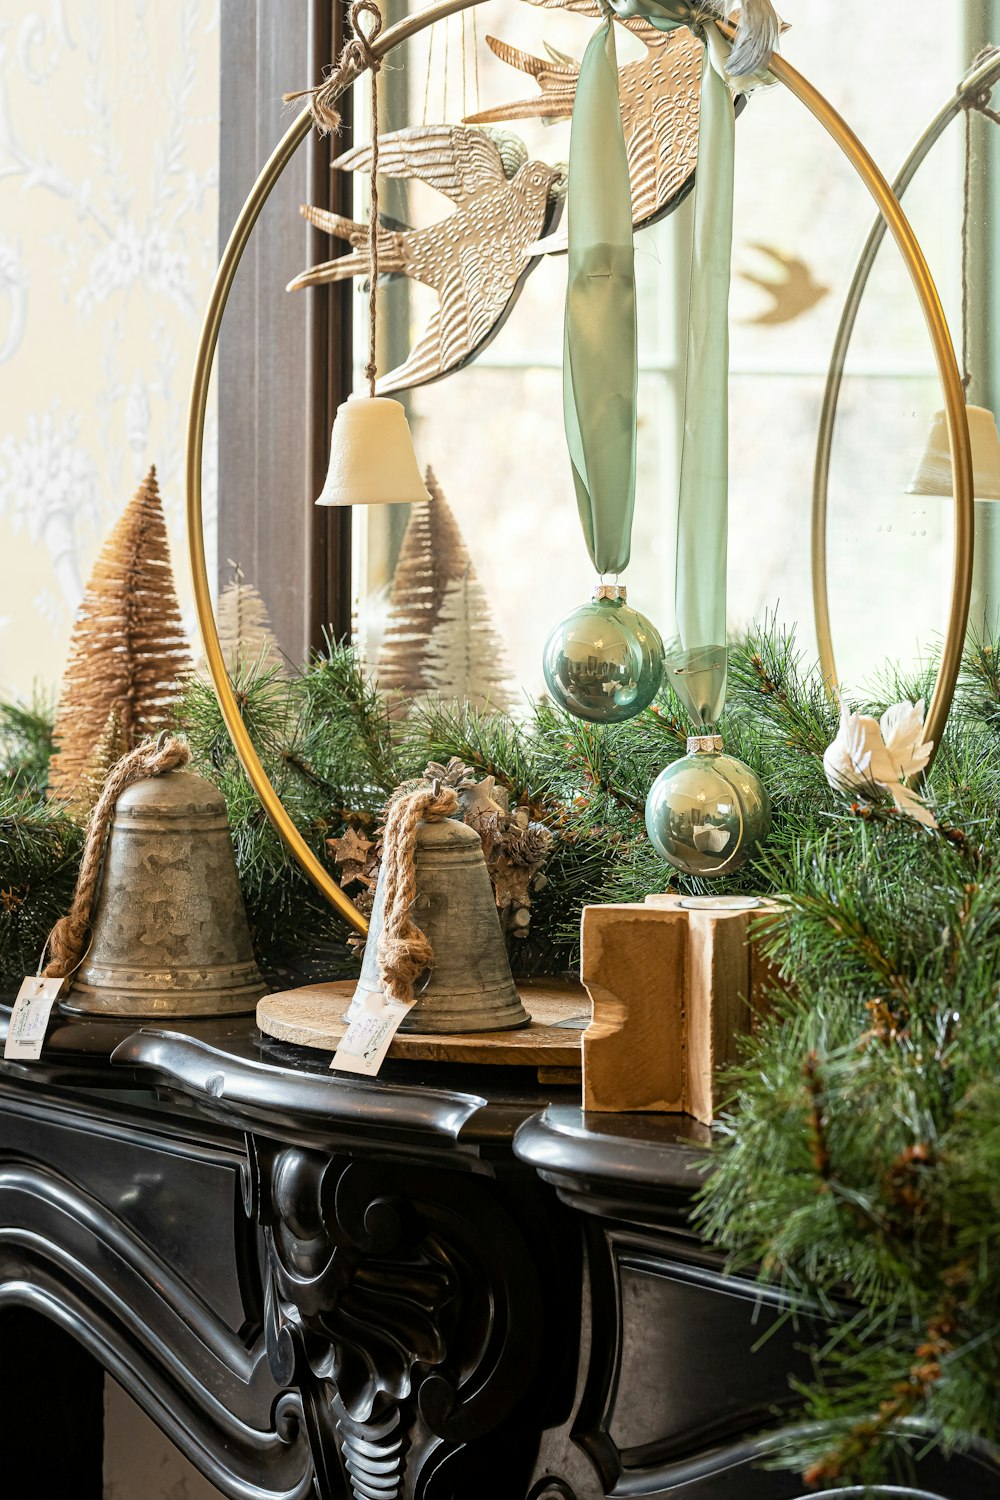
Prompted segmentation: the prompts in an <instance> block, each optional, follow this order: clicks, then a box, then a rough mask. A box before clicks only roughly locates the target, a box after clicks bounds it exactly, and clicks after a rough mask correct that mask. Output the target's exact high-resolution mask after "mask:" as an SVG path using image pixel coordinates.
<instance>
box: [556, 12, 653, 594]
mask: <svg viewBox="0 0 1000 1500" xmlns="http://www.w3.org/2000/svg"><path fill="white" fill-rule="evenodd" d="M568 196H569V202H568V205H567V216H568V220H569V264H568V280H567V289H566V322H565V334H564V340H565V348H564V358H563V415H564V420H565V427H566V442H567V446H568V448H569V454H570V461H571V463H572V466H573V483H574V486H575V488H576V498H577V505H578V507H579V510H580V521H581V524H582V526H583V533H584V537H585V539H586V542H587V548H588V551H589V552H590V559H591V562H592V563H593V564H594V567H595V569H596V570H597V572H598V573H620V572H621V571H622V570H623V569H624V568H625V567H626V566H627V564H628V560H629V549H630V545H631V537H632V512H633V507H634V504H635V431H636V389H637V385H638V337H637V330H636V309H635V266H634V257H633V249H632V198H631V193H630V191H629V175H628V156H627V155H626V151H625V133H624V130H623V129H622V119H621V109H620V106H619V103H618V59H617V54H616V51H615V29H614V21H613V20H612V19H611V18H610V17H609V18H608V19H607V20H606V21H605V22H604V23H603V24H602V26H601V28H600V30H598V31H597V32H596V33H595V35H594V36H593V37H592V38H591V40H590V44H589V46H588V47H587V51H586V53H585V54H584V58H583V62H582V63H581V65H580V77H579V81H578V83H577V89H576V100H575V102H574V107H573V128H572V133H571V136H570V147H569V195H568Z"/></svg>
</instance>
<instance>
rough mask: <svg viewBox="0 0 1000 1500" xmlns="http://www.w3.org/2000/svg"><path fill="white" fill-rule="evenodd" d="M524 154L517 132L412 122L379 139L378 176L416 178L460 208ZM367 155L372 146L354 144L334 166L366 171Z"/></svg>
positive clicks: (503, 176)
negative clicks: (355, 145)
mask: <svg viewBox="0 0 1000 1500" xmlns="http://www.w3.org/2000/svg"><path fill="white" fill-rule="evenodd" d="M526 158H527V152H526V150H525V148H524V145H523V142H521V141H520V140H519V139H518V137H517V136H513V135H510V134H508V133H506V132H500V131H489V130H481V129H477V128H476V127H475V126H471V125H414V126H409V127H408V128H407V129H406V130H394V131H390V132H389V133H388V134H387V135H380V136H379V138H378V170H379V173H380V175H381V176H384V177H401V178H406V179H412V178H418V179H419V180H420V181H421V182H426V183H427V185H428V187H432V188H436V189H437V191H438V192H439V193H444V195H445V197H447V198H450V199H451V200H452V202H453V203H455V204H457V205H458V207H460V208H461V207H463V206H464V205H465V204H466V203H468V202H469V201H470V200H471V199H473V198H476V197H478V196H479V195H480V194H481V193H483V192H485V191H487V190H488V189H489V188H491V187H498V186H501V185H502V184H503V183H504V182H506V181H507V179H508V178H509V177H511V176H513V174H514V172H515V171H516V170H517V168H518V167H519V166H520V165H521V164H522V162H523V161H524V160H526ZM371 159H372V152H371V146H357V147H355V148H354V150H353V151H345V152H344V154H343V156H338V157H337V159H336V161H335V162H334V163H333V165H334V166H335V167H336V168H337V169H338V171H341V172H368V171H370V170H371Z"/></svg>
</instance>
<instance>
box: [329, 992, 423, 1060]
mask: <svg viewBox="0 0 1000 1500" xmlns="http://www.w3.org/2000/svg"><path fill="white" fill-rule="evenodd" d="M414 1003H415V1002H414V1001H413V1000H411V1001H410V1003H409V1005H404V1004H403V1002H402V1001H401V1000H392V999H390V998H389V996H387V995H382V994H373V993H372V992H371V990H367V991H365V994H364V996H363V998H362V1005H361V1010H360V1012H359V1013H358V1015H356V1016H355V1017H354V1019H353V1020H352V1021H351V1023H350V1025H349V1026H348V1028H347V1030H346V1031H345V1032H344V1035H343V1036H342V1037H341V1039H340V1045H339V1046H338V1048H337V1050H336V1052H335V1053H334V1057H333V1062H332V1063H331V1064H330V1067H331V1068H337V1069H339V1070H340V1071H341V1072H344V1073H361V1074H363V1075H364V1077H366V1078H374V1077H375V1075H376V1073H377V1072H378V1070H379V1068H380V1067H381V1066H382V1063H383V1060H384V1058H385V1055H386V1053H387V1052H388V1050H389V1046H390V1044H391V1042H392V1039H393V1037H394V1036H395V1035H396V1032H397V1031H398V1030H399V1028H400V1026H401V1025H402V1024H403V1019H404V1017H405V1016H406V1015H407V1014H408V1013H409V1012H410V1011H411V1010H412V1009H413V1006H414Z"/></svg>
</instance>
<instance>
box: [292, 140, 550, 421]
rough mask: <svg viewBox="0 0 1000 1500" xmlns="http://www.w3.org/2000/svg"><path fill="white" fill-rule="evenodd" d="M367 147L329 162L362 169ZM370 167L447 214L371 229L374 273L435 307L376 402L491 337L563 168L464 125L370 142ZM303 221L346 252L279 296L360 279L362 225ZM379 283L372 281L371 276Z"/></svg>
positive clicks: (525, 269)
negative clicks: (445, 203) (441, 198)
mask: <svg viewBox="0 0 1000 1500" xmlns="http://www.w3.org/2000/svg"><path fill="white" fill-rule="evenodd" d="M370 162H371V148H370V147H369V146H362V147H359V148H357V149H356V150H353V151H348V152H346V153H345V154H344V155H343V156H340V157H338V158H337V160H336V161H335V162H334V166H335V167H337V168H338V169H339V170H340V171H342V172H364V171H367V170H368V169H369V166H370ZM379 170H380V171H381V172H382V173H384V174H385V176H387V177H398V178H404V179H408V180H409V179H414V178H417V179H419V180H420V181H421V182H425V183H427V184H428V185H429V186H430V187H432V188H436V189H437V190H438V192H441V193H444V194H445V195H446V196H447V197H448V198H450V199H451V200H452V202H453V203H454V204H455V205H456V208H455V212H454V213H452V214H449V215H448V216H447V217H446V218H444V219H440V220H438V221H437V222H436V223H434V224H430V225H428V226H427V227H426V228H423V229H412V228H408V227H406V226H398V225H388V224H387V225H385V226H384V227H382V228H381V229H380V231H379V247H378V253H379V270H380V272H381V275H382V276H385V277H387V278H390V277H394V276H408V277H410V278H411V279H412V280H414V281H419V282H421V283H422V284H423V285H424V286H429V287H432V288H433V289H434V290H435V291H436V292H437V294H438V307H437V310H436V312H435V313H434V314H433V316H432V317H431V319H430V322H429V323H428V325H427V327H426V328H425V329H424V330H423V332H422V333H421V335H420V337H419V339H418V340H417V342H416V344H415V345H414V347H413V349H412V350H411V352H410V354H409V357H408V358H407V359H406V360H405V362H404V363H403V364H401V365H399V366H397V368H396V369H394V370H390V371H389V372H388V373H387V374H385V375H383V376H382V378H381V379H380V380H379V382H378V385H377V387H376V389H377V391H378V392H379V393H380V394H382V395H386V394H388V393H389V392H391V391H401V390H406V389H408V388H409V387H411V386H415V385H423V384H425V383H426V382H428V381H432V380H440V379H441V378H442V376H444V375H448V374H450V373H451V372H452V371H453V370H457V369H460V368H461V366H462V365H465V364H467V363H468V362H469V360H471V359H473V358H474V357H475V355H476V354H478V353H479V351H480V350H481V349H482V348H484V347H485V345H486V344H488V343H489V342H490V340H491V339H492V338H493V337H494V336H495V335H496V333H497V332H498V331H499V330H500V328H501V327H502V325H503V323H504V321H505V319H506V318H507V316H508V314H509V313H510V311H511V308H512V307H513V306H514V303H515V302H516V300H517V297H518V294H519V292H520V290H521V287H522V285H523V284H524V280H525V278H526V276H527V275H528V273H529V272H530V271H531V269H532V268H533V266H534V265H535V264H536V261H537V255H536V254H534V253H529V247H530V246H533V245H534V243H535V242H536V241H537V240H538V239H539V238H540V237H541V236H544V235H545V234H547V233H548V232H549V231H550V230H551V229H552V228H553V227H554V226H555V224H556V223H557V221H558V218H559V214H560V212H561V209H562V200H563V196H564V194H565V171H564V169H563V168H561V167H552V166H548V165H547V164H546V163H545V162H540V161H529V160H528V151H527V148H526V147H525V145H524V142H523V141H522V140H520V139H519V137H518V136H516V135H513V134H511V133H510V132H507V131H493V130H484V129H481V128H478V127H476V126H470V125H426V126H421V127H414V128H411V129H408V130H397V131H393V132H392V133H390V134H388V135H381V136H379ZM301 213H302V216H303V218H305V219H307V220H308V221H309V223H310V224H314V225H315V226H316V228H317V229H322V230H325V231H326V232H327V233H328V234H332V235H336V236H337V237H338V238H339V239H343V240H346V241H347V242H348V243H349V244H350V245H351V247H352V248H351V252H350V253H349V254H347V255H342V256H340V257H338V258H337V259H336V260H330V261H326V262H325V263H324V264H323V265H319V266H313V267H312V268H311V269H310V270H308V271H303V272H302V274H301V275H299V276H296V277H295V279H294V281H291V282H289V285H288V290H289V291H298V290H299V289H300V288H301V287H307V286H319V285H321V284H323V283H326V282H332V281H343V280H344V279H345V278H347V277H349V276H363V275H365V274H366V273H367V271H368V255H367V251H366V250H365V248H364V247H365V245H366V243H367V237H368V228H367V226H366V225H364V224H358V223H356V222H355V221H354V220H353V219H348V218H344V217H343V216H342V215H340V214H335V213H329V212H327V211H326V210H325V209H321V208H312V207H310V206H309V205H305V206H304V207H303V208H302V210H301ZM380 279H381V276H380Z"/></svg>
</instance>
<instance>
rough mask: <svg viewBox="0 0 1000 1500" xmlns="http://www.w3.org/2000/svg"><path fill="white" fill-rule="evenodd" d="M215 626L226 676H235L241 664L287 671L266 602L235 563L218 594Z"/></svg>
mask: <svg viewBox="0 0 1000 1500" xmlns="http://www.w3.org/2000/svg"><path fill="white" fill-rule="evenodd" d="M215 626H216V629H217V630H218V632H219V645H220V646H221V647H222V656H223V660H224V661H225V663H226V670H227V671H228V672H229V675H230V677H236V676H237V675H238V674H239V672H240V669H241V668H243V667H247V668H249V667H253V668H259V669H260V670H261V671H264V672H269V671H272V670H274V671H277V672H280V673H282V674H285V673H286V672H287V669H288V663H287V662H286V660H285V658H284V657H283V656H282V654H281V648H280V646H279V645H278V642H277V639H276V638H275V635H274V631H273V630H272V629H271V621H270V619H269V618H268V613H267V605H266V604H265V603H264V600H263V599H262V598H261V596H260V594H259V593H258V591H257V590H256V589H255V588H254V586H253V584H252V583H247V582H246V581H245V579H244V577H243V570H242V569H241V568H240V567H238V566H237V565H236V564H233V579H232V582H231V583H227V584H226V587H225V588H224V589H223V590H222V593H221V594H220V595H219V602H218V606H217V608H216V611H215Z"/></svg>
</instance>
